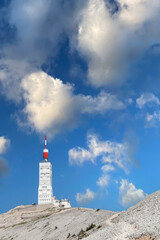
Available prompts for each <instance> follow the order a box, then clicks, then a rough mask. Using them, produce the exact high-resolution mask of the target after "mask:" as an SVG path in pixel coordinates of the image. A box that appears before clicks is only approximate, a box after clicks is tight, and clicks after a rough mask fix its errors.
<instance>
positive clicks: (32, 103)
mask: <svg viewBox="0 0 160 240" xmlns="http://www.w3.org/2000/svg"><path fill="white" fill-rule="evenodd" d="M21 89H22V92H23V98H24V99H25V108H24V109H23V113H24V114H26V116H27V124H28V125H30V126H31V127H32V128H33V129H34V130H36V131H37V132H39V133H48V135H50V136H55V135H56V134H58V133H60V132H61V131H63V130H64V129H65V130H67V129H68V130H69V129H72V128H74V127H75V126H76V125H77V122H78V120H79V118H80V116H81V115H83V114H94V113H99V114H104V113H106V112H107V111H109V110H120V109H123V108H124V107H125V105H124V104H123V103H122V102H121V101H119V100H118V99H117V98H116V96H114V95H112V94H109V93H106V92H104V91H103V92H101V93H100V94H99V95H98V96H96V97H91V96H85V95H82V94H81V95H80V94H79V95H75V94H74V88H73V86H72V85H71V84H69V83H68V84H64V83H63V82H62V81H61V80H60V79H55V78H53V77H51V76H49V75H48V74H46V73H44V72H35V73H32V74H29V75H27V76H26V77H24V78H23V80H22V84H21ZM76 154H77V155H78V152H77V153H76ZM86 154H87V151H84V152H83V155H85V156H86Z"/></svg>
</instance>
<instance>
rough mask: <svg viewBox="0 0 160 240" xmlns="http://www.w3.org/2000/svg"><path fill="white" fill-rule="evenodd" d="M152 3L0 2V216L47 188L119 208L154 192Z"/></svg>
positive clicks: (158, 106) (159, 128) (159, 135)
mask: <svg viewBox="0 0 160 240" xmlns="http://www.w3.org/2000/svg"><path fill="white" fill-rule="evenodd" d="M159 10H160V3H159V1H158V0H153V1H152V4H151V3H150V1H149V0H145V1H142V0H133V1H132V2H131V1H130V0H123V1H120V0H117V1H109V0H87V1H86V0H85V1H73V0H69V1H67V2H66V1H63V0H61V1H57V0H49V1H47V2H45V3H44V1H43V0H35V1H34V3H33V1H31V0H27V1H22V0H14V1H5V0H3V1H2V0H1V2H0V90H1V91H0V116H1V118H0V213H2V212H5V211H8V210H9V209H11V208H13V207H15V206H17V205H20V204H31V203H32V202H37V200H38V199H37V198H38V174H39V173H38V164H39V162H40V161H42V152H43V148H44V136H45V135H47V137H48V148H49V159H50V161H51V162H52V167H53V193H54V195H55V196H56V197H57V198H58V199H59V198H69V199H70V201H71V204H72V206H74V207H75V206H85V207H91V208H103V209H108V210H115V211H120V210H123V209H126V208H128V207H129V206H131V205H133V204H135V203H137V202H138V201H140V200H142V199H143V198H144V197H145V196H146V195H147V194H150V193H152V192H154V191H157V190H159V168H160V162H159V155H160V150H159V149H160V148H159V143H160V140H159V139H160V91H159V89H160V88H159V87H160V81H159V75H160V71H159V69H160V68H159V60H160V30H159V20H160V15H159Z"/></svg>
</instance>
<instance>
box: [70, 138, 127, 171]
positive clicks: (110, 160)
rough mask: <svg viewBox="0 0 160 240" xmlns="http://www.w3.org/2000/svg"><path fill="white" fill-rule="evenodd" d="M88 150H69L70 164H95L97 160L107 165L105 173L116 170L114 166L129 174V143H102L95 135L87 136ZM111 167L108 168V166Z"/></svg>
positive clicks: (79, 148) (104, 168) (104, 167)
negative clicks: (99, 159)
mask: <svg viewBox="0 0 160 240" xmlns="http://www.w3.org/2000/svg"><path fill="white" fill-rule="evenodd" d="M87 147H88V148H87V149H85V148H81V147H76V148H72V149H70V150H69V152H68V154H69V163H70V164H71V165H74V164H75V165H82V164H84V163H85V162H87V161H89V162H92V163H94V162H95V161H96V160H97V158H99V157H100V158H101V162H102V163H103V164H105V166H103V169H102V170H103V171H105V170H106V171H111V170H113V169H114V167H113V166H112V165H115V166H116V167H119V168H121V169H123V170H124V171H125V172H128V163H129V160H130V155H129V147H128V144H127V143H117V142H112V141H100V140H99V139H98V137H97V136H96V135H95V134H88V135H87ZM107 164H108V165H109V166H106V165H107Z"/></svg>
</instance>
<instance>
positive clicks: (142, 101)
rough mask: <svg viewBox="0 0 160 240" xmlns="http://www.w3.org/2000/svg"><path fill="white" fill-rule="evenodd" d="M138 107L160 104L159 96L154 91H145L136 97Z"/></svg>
mask: <svg viewBox="0 0 160 240" xmlns="http://www.w3.org/2000/svg"><path fill="white" fill-rule="evenodd" d="M136 103H137V107H138V108H140V109H142V108H143V107H144V106H146V105H153V104H154V105H160V101H159V98H158V97H156V96H155V95H154V94H153V93H143V94H142V95H141V96H140V97H139V98H137V99H136Z"/></svg>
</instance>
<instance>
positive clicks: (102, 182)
mask: <svg viewBox="0 0 160 240" xmlns="http://www.w3.org/2000/svg"><path fill="white" fill-rule="evenodd" d="M109 178H110V177H109V175H107V174H103V175H102V176H101V177H100V178H99V179H98V180H97V185H98V186H100V187H106V186H108V184H109Z"/></svg>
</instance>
